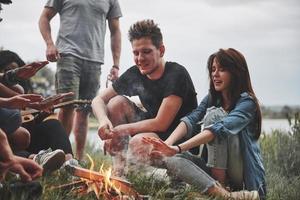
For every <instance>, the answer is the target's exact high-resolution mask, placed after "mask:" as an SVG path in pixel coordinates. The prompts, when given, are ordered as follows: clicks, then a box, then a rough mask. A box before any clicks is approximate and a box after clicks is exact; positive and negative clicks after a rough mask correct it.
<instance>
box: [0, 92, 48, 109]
mask: <svg viewBox="0 0 300 200" xmlns="http://www.w3.org/2000/svg"><path fill="white" fill-rule="evenodd" d="M43 99H44V98H43V97H42V96H41V95H38V94H20V95H16V96H13V97H10V98H1V100H2V106H3V107H5V108H12V109H24V108H26V107H28V106H29V105H30V104H32V103H40V102H41V101H42V100H43Z"/></svg>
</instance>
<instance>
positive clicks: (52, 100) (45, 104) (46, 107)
mask: <svg viewBox="0 0 300 200" xmlns="http://www.w3.org/2000/svg"><path fill="white" fill-rule="evenodd" d="M73 95H74V93H73V92H67V93H59V94H56V95H53V96H50V97H47V98H46V99H44V100H43V101H41V102H39V103H31V104H30V105H29V107H31V108H34V109H37V110H43V111H46V112H50V111H51V110H52V108H53V106H54V105H56V104H58V103H60V102H61V100H62V99H63V98H64V97H69V96H73Z"/></svg>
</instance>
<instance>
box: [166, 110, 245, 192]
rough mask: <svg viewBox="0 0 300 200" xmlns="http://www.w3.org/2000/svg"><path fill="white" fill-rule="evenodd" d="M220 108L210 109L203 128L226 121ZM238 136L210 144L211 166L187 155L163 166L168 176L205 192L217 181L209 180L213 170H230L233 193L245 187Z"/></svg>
mask: <svg viewBox="0 0 300 200" xmlns="http://www.w3.org/2000/svg"><path fill="white" fill-rule="evenodd" d="M226 115H227V113H226V112H225V111H224V110H223V109H221V108H215V107H213V108H210V109H208V110H207V114H206V116H205V117H204V119H203V126H204V128H205V127H207V126H210V125H211V124H213V123H215V122H216V121H218V120H220V119H222V118H223V117H225V116H226ZM239 142H240V141H239V138H238V135H231V136H229V137H227V138H217V137H216V138H215V139H214V140H213V141H211V142H209V144H207V149H208V162H207V164H206V163H205V161H204V160H203V159H202V158H200V157H198V156H194V155H192V154H190V153H188V152H185V153H183V154H177V155H176V156H173V157H168V158H165V159H164V161H163V166H164V167H165V168H166V169H167V170H168V173H169V174H171V175H173V176H176V177H177V178H179V179H181V180H183V181H185V182H187V183H188V184H191V185H193V186H195V187H197V188H198V189H199V190H200V191H201V192H206V191H207V189H208V188H209V187H212V186H213V185H214V184H215V183H216V180H214V179H213V178H212V177H211V176H210V168H211V167H214V168H219V169H227V173H228V179H229V183H230V186H231V187H232V188H233V189H242V187H243V162H242V156H241V151H240V144H239Z"/></svg>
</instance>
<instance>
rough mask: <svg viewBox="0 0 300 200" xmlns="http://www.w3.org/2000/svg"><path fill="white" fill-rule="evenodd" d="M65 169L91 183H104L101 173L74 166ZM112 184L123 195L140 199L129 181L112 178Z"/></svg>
mask: <svg viewBox="0 0 300 200" xmlns="http://www.w3.org/2000/svg"><path fill="white" fill-rule="evenodd" d="M65 169H66V171H67V172H69V173H70V174H72V175H73V176H77V177H80V178H85V179H88V180H91V181H104V176H103V175H102V174H100V173H99V172H95V171H91V170H88V169H84V168H81V167H77V166H74V165H66V166H65ZM110 182H111V183H112V184H113V185H114V186H115V187H116V188H118V189H119V190H120V191H121V192H122V193H124V194H126V195H128V196H133V197H134V198H135V199H140V196H139V194H138V193H137V192H136V191H135V190H134V189H133V188H132V185H131V183H129V182H128V181H126V180H123V179H120V178H117V177H113V176H111V177H110Z"/></svg>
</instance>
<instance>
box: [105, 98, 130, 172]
mask: <svg viewBox="0 0 300 200" xmlns="http://www.w3.org/2000/svg"><path fill="white" fill-rule="evenodd" d="M107 111H108V116H109V118H110V120H111V122H112V124H113V126H117V125H120V124H126V123H129V122H133V121H134V118H135V111H134V108H133V105H132V104H131V103H130V102H129V101H128V99H126V97H123V96H116V97H114V98H113V99H111V100H110V101H109V103H108V105H107ZM122 140H123V139H122ZM123 142H124V143H125V144H124V149H123V150H121V151H119V152H117V153H116V155H115V156H113V158H112V160H113V175H114V176H122V175H123V174H124V168H125V166H126V153H127V144H126V143H127V142H128V138H124V141H123Z"/></svg>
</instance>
